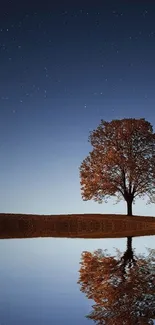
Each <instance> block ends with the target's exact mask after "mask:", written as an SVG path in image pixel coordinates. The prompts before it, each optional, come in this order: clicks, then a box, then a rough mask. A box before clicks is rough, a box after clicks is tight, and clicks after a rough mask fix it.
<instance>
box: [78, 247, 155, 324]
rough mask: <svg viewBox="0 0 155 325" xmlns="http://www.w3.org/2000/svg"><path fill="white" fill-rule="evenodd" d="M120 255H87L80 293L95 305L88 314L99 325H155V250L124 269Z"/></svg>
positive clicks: (81, 273)
mask: <svg viewBox="0 0 155 325" xmlns="http://www.w3.org/2000/svg"><path fill="white" fill-rule="evenodd" d="M120 256H121V255H120V253H118V254H117V256H110V255H108V254H107V253H106V252H104V251H102V250H97V251H95V252H94V253H90V252H83V253H82V261H81V263H80V264H81V268H80V270H79V273H80V275H79V281H78V283H79V284H80V286H81V288H80V290H81V291H82V292H83V293H85V294H86V297H87V298H88V299H92V300H94V302H95V305H93V306H92V311H91V312H90V314H89V315H87V318H88V319H91V320H93V321H94V322H95V323H96V324H98V325H103V324H106V325H123V324H124V325H135V324H139V325H153V320H152V319H154V318H155V265H154V261H155V250H149V254H148V256H144V255H141V256H137V257H135V258H136V263H134V264H133V265H130V261H128V262H127V263H126V266H125V269H126V272H125V273H124V270H122V261H121V259H120Z"/></svg>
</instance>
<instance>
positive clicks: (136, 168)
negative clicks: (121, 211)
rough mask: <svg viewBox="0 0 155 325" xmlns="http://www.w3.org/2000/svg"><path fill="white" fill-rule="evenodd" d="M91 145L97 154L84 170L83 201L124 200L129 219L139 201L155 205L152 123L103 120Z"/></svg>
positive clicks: (88, 161)
mask: <svg viewBox="0 0 155 325" xmlns="http://www.w3.org/2000/svg"><path fill="white" fill-rule="evenodd" d="M88 141H89V142H90V143H91V145H92V147H93V150H92V151H91V152H90V153H89V155H88V156H87V157H86V158H85V159H84V160H83V162H82V163H81V166H80V178H81V180H80V184H81V192H82V198H83V200H86V201H87V200H91V199H93V200H94V201H97V202H99V203H102V202H103V201H104V202H107V199H108V198H109V197H111V196H114V197H117V199H118V201H119V200H121V199H124V200H125V201H126V202H127V208H128V211H127V212H128V214H129V215H132V203H135V199H136V198H137V197H144V196H145V195H147V196H148V198H149V201H148V202H149V203H150V202H152V203H154V202H155V133H153V127H152V125H151V124H150V123H149V122H148V121H146V120H145V119H144V118H141V119H134V118H127V119H125V118H124V119H122V120H112V121H111V122H106V121H104V120H101V123H100V124H99V126H98V127H97V129H96V130H94V131H92V132H90V135H89V138H88Z"/></svg>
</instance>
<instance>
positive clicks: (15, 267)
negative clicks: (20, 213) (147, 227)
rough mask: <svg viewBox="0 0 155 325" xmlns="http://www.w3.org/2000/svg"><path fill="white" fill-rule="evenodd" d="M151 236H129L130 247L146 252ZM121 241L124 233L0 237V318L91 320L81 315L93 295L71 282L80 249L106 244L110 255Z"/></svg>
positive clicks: (4, 324)
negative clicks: (79, 236)
mask: <svg viewBox="0 0 155 325" xmlns="http://www.w3.org/2000/svg"><path fill="white" fill-rule="evenodd" d="M154 242H155V236H146V237H145V236H144V237H135V238H133V239H132V247H133V249H135V254H140V253H144V254H147V250H146V248H147V247H148V248H152V249H154V248H155V244H154ZM126 244H127V238H118V239H71V238H30V239H3V240H0V254H1V264H0V324H1V325H21V324H22V325H27V324H29V325H35V324H36V325H51V324H57V325H60V324H61V325H63V324H68V325H71V324H72V325H73V324H74V325H76V324H77V325H80V324H81V325H85V324H93V323H94V322H93V321H92V320H89V319H87V318H86V317H85V316H86V315H88V314H89V313H90V312H91V310H92V307H91V306H92V305H93V304H94V301H93V300H90V299H88V298H87V297H86V295H85V294H84V293H83V292H81V291H80V285H79V284H77V281H78V279H79V272H78V271H79V269H80V264H79V263H80V260H81V254H82V252H83V251H89V252H92V253H93V252H94V251H95V250H97V249H107V252H108V253H109V254H111V255H115V249H114V247H116V248H118V249H120V250H121V252H122V253H124V252H125V250H126ZM103 324H104V323H103ZM122 324H123V323H122ZM147 324H148V323H147Z"/></svg>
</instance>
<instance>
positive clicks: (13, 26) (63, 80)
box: [0, 1, 155, 215]
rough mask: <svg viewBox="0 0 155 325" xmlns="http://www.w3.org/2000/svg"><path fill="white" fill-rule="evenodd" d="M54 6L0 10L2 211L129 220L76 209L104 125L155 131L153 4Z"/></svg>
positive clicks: (87, 205)
mask: <svg viewBox="0 0 155 325" xmlns="http://www.w3.org/2000/svg"><path fill="white" fill-rule="evenodd" d="M2 2H3V1H2ZM32 2H33V1H32ZM52 2H53V1H51V2H50V1H49V2H46V1H42V4H41V5H39V4H37V3H35V2H33V4H31V2H26V3H25V4H19V3H18V2H16V1H12V2H10V1H5V2H4V4H2V6H1V10H0V180H1V186H0V207H1V208H0V210H1V212H21V213H43V214H47V213H49V214H55V213H56V214H59V213H78V212H79V213H89V212H92V213H93V212H101V213H110V212H112V213H115V212H116V213H126V206H125V203H123V202H122V203H119V204H118V205H114V206H113V204H112V203H113V201H109V203H108V204H102V205H99V204H98V203H95V202H89V201H88V202H83V201H82V198H81V193H80V179H79V170H78V168H79V166H80V164H81V162H82V160H83V159H84V158H85V157H86V156H87V155H88V153H89V151H90V150H91V147H90V145H89V143H88V142H87V140H88V135H89V131H91V130H93V129H95V128H96V127H97V126H98V124H99V123H100V120H101V119H104V120H112V119H117V118H118V119H119V118H124V117H135V118H143V117H144V118H146V119H147V120H148V121H149V122H151V124H152V125H153V126H155V113H154V112H155V109H154V106H155V59H154V58H155V4H153V1H145V4H142V3H143V2H142V3H141V2H140V1H137V2H136V1H135V2H133V1H132V2H131V1H122V4H120V5H119V4H116V1H102V2H101V1H100V2H97V1H94V4H89V2H87V3H88V4H86V2H84V1H83V4H82V2H81V4H80V2H75V3H74V1H72V2H71V3H70V4H69V3H68V4H67V3H66V5H65V4H61V3H60V2H59V1H57V4H54V5H52ZM50 3H51V4H50ZM64 3H65V2H64ZM119 3H121V2H119ZM151 3H152V4H151ZM133 209H134V211H133V212H134V213H135V214H136V213H137V214H143V215H144V214H146V215H149V214H150V215H151V214H153V207H152V206H145V203H144V202H143V201H140V200H139V201H137V203H136V205H135V207H134V208H133Z"/></svg>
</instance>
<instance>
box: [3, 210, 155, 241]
mask: <svg viewBox="0 0 155 325" xmlns="http://www.w3.org/2000/svg"><path fill="white" fill-rule="evenodd" d="M144 235H155V218H154V217H144V216H136V215H134V216H131V217H130V216H126V215H122V214H121V215H120V214H70V215H31V214H9V213H5V214H4V213H0V238H1V239H4V238H33V237H68V238H114V237H127V236H144Z"/></svg>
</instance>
